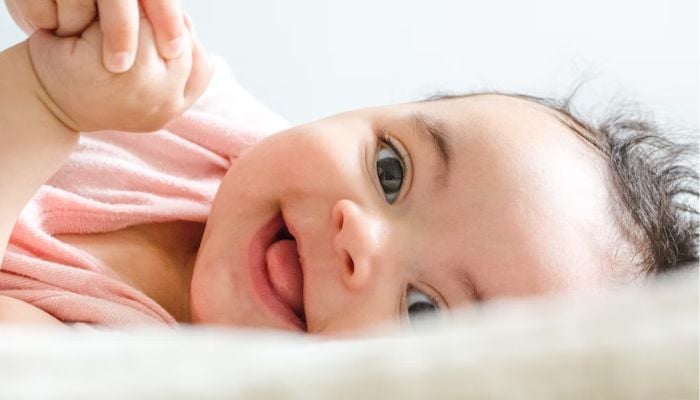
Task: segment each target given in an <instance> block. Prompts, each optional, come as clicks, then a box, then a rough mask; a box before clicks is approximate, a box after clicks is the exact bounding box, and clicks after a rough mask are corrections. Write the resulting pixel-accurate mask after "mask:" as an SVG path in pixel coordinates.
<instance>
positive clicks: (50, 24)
mask: <svg viewBox="0 0 700 400" xmlns="http://www.w3.org/2000/svg"><path fill="white" fill-rule="evenodd" d="M21 1H23V3H22V8H24V10H25V12H24V13H22V14H23V15H22V17H21V18H20V21H18V24H19V25H20V27H21V28H22V29H23V30H24V32H25V33H27V34H29V35H31V34H32V32H34V31H35V30H37V29H47V30H50V31H52V30H54V29H56V27H57V26H58V18H57V17H56V15H57V14H56V2H55V1H54V0H33V1H26V0H13V2H15V4H20V2H21ZM8 8H9V9H10V11H12V10H13V7H8ZM15 8H16V9H19V7H18V6H15Z"/></svg>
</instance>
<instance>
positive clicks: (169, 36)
mask: <svg viewBox="0 0 700 400" xmlns="http://www.w3.org/2000/svg"><path fill="white" fill-rule="evenodd" d="M5 3H6V4H7V9H8V11H9V12H10V15H11V16H12V18H13V19H14V20H15V22H16V23H17V25H19V27H20V28H22V29H23V30H24V31H25V32H26V33H27V34H28V35H31V34H32V33H34V32H35V31H36V30H37V29H47V30H50V31H55V32H54V33H55V34H56V35H58V36H76V35H79V34H80V33H81V32H83V30H85V29H86V28H87V27H88V26H89V25H90V24H91V23H92V22H93V21H94V20H95V19H96V18H97V15H98V11H99V16H100V22H101V24H102V25H101V27H102V30H103V33H104V43H103V47H102V51H103V61H104V64H105V66H106V67H107V69H109V70H110V71H112V72H124V71H126V70H128V69H129V68H131V65H132V63H133V61H134V59H133V55H134V53H135V52H136V46H137V39H138V32H139V9H140V6H143V11H144V13H145V14H146V17H148V19H149V21H150V22H151V23H152V24H153V27H154V29H155V32H156V38H157V42H158V48H159V49H160V55H161V56H163V57H164V58H175V57H178V56H179V55H180V54H181V53H182V50H183V48H182V44H183V43H182V42H183V41H184V38H183V37H184V36H186V34H187V29H186V27H185V24H183V14H182V9H181V7H180V0H5Z"/></svg>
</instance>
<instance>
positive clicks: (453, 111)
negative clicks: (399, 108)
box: [414, 93, 601, 155]
mask: <svg viewBox="0 0 700 400" xmlns="http://www.w3.org/2000/svg"><path fill="white" fill-rule="evenodd" d="M414 104H415V105H416V106H417V109H418V110H419V111H418V112H426V113H427V114H429V115H433V116H434V117H435V118H437V119H439V120H441V121H442V122H444V123H449V124H451V125H454V126H455V127H456V130H457V131H460V130H466V131H469V130H472V131H473V130H474V129H483V130H485V131H488V132H491V133H493V134H494V135H497V134H499V133H500V134H507V133H509V132H512V131H519V132H520V131H528V130H529V131H530V133H534V132H545V131H551V130H556V131H560V133H561V134H562V135H565V136H567V137H569V138H570V137H575V138H576V139H577V140H578V141H579V142H580V144H583V145H584V146H586V147H589V149H591V150H592V149H598V150H600V147H601V145H600V143H599V139H598V137H597V136H596V135H595V133H594V130H593V128H591V127H590V126H589V125H588V124H586V123H585V122H583V121H581V120H580V119H578V118H577V117H575V116H574V115H573V114H572V113H571V112H569V110H568V109H567V107H566V106H565V105H563V104H560V103H559V102H557V101H556V100H554V99H548V98H540V97H535V96H528V95H520V94H501V93H474V94H466V95H441V96H432V97H430V98H428V99H426V100H424V101H421V102H419V103H414ZM552 145H554V143H552ZM599 155H600V154H599Z"/></svg>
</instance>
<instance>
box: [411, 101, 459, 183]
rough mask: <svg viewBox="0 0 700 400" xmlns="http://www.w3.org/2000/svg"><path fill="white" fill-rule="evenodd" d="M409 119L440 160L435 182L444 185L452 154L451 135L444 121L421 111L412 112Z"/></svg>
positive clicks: (448, 172)
mask: <svg viewBox="0 0 700 400" xmlns="http://www.w3.org/2000/svg"><path fill="white" fill-rule="evenodd" d="M409 120H410V122H411V124H412V125H413V126H415V128H416V129H415V132H416V133H418V134H419V136H421V137H422V138H425V139H427V140H428V142H430V144H431V146H430V147H431V148H432V149H433V151H434V152H435V154H436V155H437V158H438V160H440V164H441V166H440V171H439V173H438V174H436V176H437V179H436V182H438V183H439V184H440V185H441V186H443V187H444V186H445V183H446V182H447V179H448V177H449V174H450V159H451V156H452V154H453V149H452V144H451V142H450V136H451V135H450V134H449V133H448V132H447V130H446V129H445V123H444V122H443V121H441V120H440V119H437V118H433V117H429V116H428V115H426V114H423V113H421V112H414V113H412V114H411V115H410V116H409Z"/></svg>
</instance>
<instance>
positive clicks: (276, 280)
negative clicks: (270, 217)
mask: <svg viewBox="0 0 700 400" xmlns="http://www.w3.org/2000/svg"><path fill="white" fill-rule="evenodd" d="M265 261H266V264H267V274H268V277H269V278H270V284H271V286H272V288H273V290H274V292H275V295H276V296H279V299H280V300H282V302H284V303H285V304H287V305H288V306H289V307H290V308H291V309H292V311H294V314H295V315H296V316H297V317H298V318H299V319H300V321H301V322H302V323H303V324H304V325H306V315H305V312H304V276H303V271H302V268H301V261H300V259H299V250H298V249H297V242H296V239H295V238H294V236H292V234H291V233H290V232H289V229H288V228H287V225H286V222H285V223H284V225H283V226H282V228H281V229H280V230H279V231H278V232H277V234H276V235H275V238H274V241H273V242H272V244H270V246H269V247H268V248H267V251H266V254H265Z"/></svg>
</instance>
